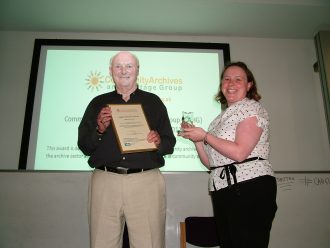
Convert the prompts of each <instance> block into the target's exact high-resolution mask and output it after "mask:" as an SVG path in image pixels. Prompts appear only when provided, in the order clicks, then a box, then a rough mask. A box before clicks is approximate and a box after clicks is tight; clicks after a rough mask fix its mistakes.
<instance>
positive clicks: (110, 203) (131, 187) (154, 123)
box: [78, 52, 176, 248]
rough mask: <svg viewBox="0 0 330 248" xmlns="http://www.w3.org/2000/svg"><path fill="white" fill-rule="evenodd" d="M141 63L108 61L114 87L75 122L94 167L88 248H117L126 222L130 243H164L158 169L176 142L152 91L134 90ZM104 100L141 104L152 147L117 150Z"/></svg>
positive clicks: (123, 57)
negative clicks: (141, 149) (148, 149)
mask: <svg viewBox="0 0 330 248" xmlns="http://www.w3.org/2000/svg"><path fill="white" fill-rule="evenodd" d="M138 73H139V61H138V59H137V57H136V56H135V55H133V54H132V53H130V52H119V53H117V54H116V55H115V56H114V57H113V58H112V59H111V61H110V74H111V76H112V78H113V81H114V82H115V85H116V90H115V91H113V92H110V93H106V94H103V95H99V96H97V97H95V98H94V99H93V100H92V101H91V102H90V103H89V105H88V106H87V109H86V111H85V113H84V116H83V118H82V121H81V123H80V125H79V135H78V146H79V148H80V149H81V151H82V152H83V153H84V154H85V155H88V156H90V158H89V160H88V163H89V165H90V166H91V167H93V168H95V170H94V171H93V176H92V186H91V216H90V217H91V247H92V248H119V247H121V242H122V241H121V240H122V234H123V229H124V224H125V222H126V224H127V227H128V232H129V239H130V243H131V244H132V247H139V248H140V247H141V248H164V247H165V214H166V195H165V181H164V177H163V175H162V174H161V172H160V171H159V168H160V167H162V166H164V163H165V161H164V158H163V156H164V155H166V154H171V153H173V149H174V145H175V142H176V139H175V136H174V134H173V131H172V127H171V125H170V121H169V117H168V114H167V110H166V107H165V105H164V104H163V102H162V101H161V100H160V98H159V97H158V96H156V95H155V94H152V93H149V92H145V91H142V90H139V89H138V85H137V77H138ZM108 104H141V105H142V108H143V111H144V113H145V116H146V119H147V121H148V124H149V127H150V129H151V131H150V132H149V134H148V136H147V137H146V140H147V141H148V142H150V143H154V144H155V145H156V147H157V150H155V151H144V152H134V153H121V151H120V148H119V144H118V142H117V139H116V134H115V130H114V127H113V124H112V122H111V119H112V114H111V108H110V107H108Z"/></svg>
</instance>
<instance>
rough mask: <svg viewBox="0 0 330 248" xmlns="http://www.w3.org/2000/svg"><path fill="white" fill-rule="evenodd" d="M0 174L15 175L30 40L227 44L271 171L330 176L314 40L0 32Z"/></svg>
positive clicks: (26, 84) (29, 59)
mask: <svg viewBox="0 0 330 248" xmlns="http://www.w3.org/2000/svg"><path fill="white" fill-rule="evenodd" d="M0 36H1V39H0V54H1V59H0V87H1V91H0V113H1V114H2V117H1V122H0V137H1V139H0V154H1V162H2V163H1V164H0V169H17V168H18V161H19V152H20V142H21V135H22V128H23V122H24V113H25V104H26V97H27V89H28V84H29V73H30V67H31V60H32V53H33V45H34V39H35V38H51V39H56V38H61V39H62V38H64V39H110V40H111V39H120V40H125V39H127V40H167V41H193V42H219V43H229V44H230V52H231V58H232V60H242V61H245V62H246V63H247V64H248V65H249V66H250V67H251V69H252V71H253V72H254V74H255V77H256V80H257V84H258V87H259V90H260V92H261V94H262V96H263V99H262V103H263V104H264V105H265V107H266V108H267V109H268V111H269V113H270V116H271V147H272V153H271V162H272V164H273V166H274V169H275V170H276V171H283V170H285V171H287V170H295V171H301V170H309V171H310V170H329V169H330V152H329V151H330V149H329V142H328V138H327V131H326V122H325V117H324V109H323V102H322V95H321V88H320V80H319V75H318V74H317V73H314V71H313V64H314V63H315V62H316V52H315V46H314V41H313V40H299V39H291V40H289V39H262V38H241V37H202V36H200V37H198V36H195V37H188V36H186V37H184V36H152V35H135V34H96V33H90V34H88V33H84V34H80V33H33V32H5V31H2V32H0Z"/></svg>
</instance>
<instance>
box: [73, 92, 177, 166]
mask: <svg viewBox="0 0 330 248" xmlns="http://www.w3.org/2000/svg"><path fill="white" fill-rule="evenodd" d="M107 104H141V105H142V108H143V111H144V113H145V115H146V118H147V121H148V124H149V127H150V129H151V130H155V131H157V132H158V133H159V135H160V138H161V143H160V146H159V148H158V150H156V151H146V152H136V153H127V154H122V153H121V152H120V148H119V144H118V142H117V139H116V135H115V132H114V129H113V125H112V124H110V126H109V127H108V128H107V130H106V131H105V132H104V133H103V134H102V135H101V136H100V135H99V134H98V133H97V130H96V127H97V115H98V113H99V112H100V110H101V109H102V108H103V107H105V106H106V105H107ZM175 143H176V139H175V136H174V134H173V130H172V127H171V123H170V120H169V117H168V114H167V110H166V107H165V105H164V103H163V102H162V101H161V99H160V98H159V97H158V96H157V95H155V94H152V93H149V92H146V91H142V90H139V89H136V90H135V91H134V92H133V93H132V94H131V95H130V99H129V100H128V101H127V102H125V101H124V100H123V99H122V95H120V94H118V93H117V92H116V91H112V92H110V93H106V94H103V95H99V96H97V97H95V98H94V99H93V100H92V101H91V102H90V103H89V105H88V106H87V109H86V111H85V113H84V116H83V118H82V120H81V123H80V125H79V129H78V147H79V148H80V150H81V151H82V152H83V153H84V154H85V155H87V156H90V158H89V160H88V163H89V165H90V166H91V167H95V168H99V167H103V166H111V167H125V168H142V169H145V168H159V167H162V166H163V165H164V163H165V161H164V158H163V156H164V155H166V154H171V153H173V150H174V145H175Z"/></svg>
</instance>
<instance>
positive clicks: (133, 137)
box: [108, 104, 157, 153]
mask: <svg viewBox="0 0 330 248" xmlns="http://www.w3.org/2000/svg"><path fill="white" fill-rule="evenodd" d="M108 106H109V107H110V108H111V112H112V124H113V126H114V129H115V133H116V137H117V140H118V143H119V147H120V150H121V152H122V153H132V152H144V151H152V150H156V149H157V147H156V145H155V144H154V143H149V142H148V141H147V135H148V133H149V132H150V128H149V124H148V122H147V119H146V117H145V114H144V112H143V109H142V105H141V104H108Z"/></svg>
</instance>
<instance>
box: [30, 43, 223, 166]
mask: <svg viewBox="0 0 330 248" xmlns="http://www.w3.org/2000/svg"><path fill="white" fill-rule="evenodd" d="M118 50H123V49H118ZM131 51H132V52H133V53H134V54H135V55H136V56H137V57H138V58H139V61H140V74H139V78H138V87H139V88H140V89H142V90H145V91H149V92H152V93H155V94H157V95H158V96H159V97H160V98H161V99H162V101H163V102H164V104H165V105H166V107H167V110H168V114H169V117H170V121H171V125H172V128H173V132H174V133H175V135H176V134H177V131H178V130H179V128H180V123H181V116H182V112H183V111H186V112H193V122H194V123H195V125H197V126H201V127H203V128H205V129H206V128H207V127H208V125H209V123H210V122H211V121H212V120H213V119H214V118H215V117H216V116H217V115H218V114H219V113H220V111H221V107H220V104H219V103H217V102H216V101H215V100H214V96H215V94H216V93H217V91H218V88H219V82H220V70H221V69H222V67H223V63H224V62H223V61H224V59H223V57H222V54H221V53H220V54H219V52H214V51H199V50H196V51H191V50H190V51H189V52H188V51H178V50H175V51H167V50H166V51H150V50H148V49H145V50H143V49H139V50H137V51H133V50H131ZM115 53H117V51H114V49H113V50H111V51H110V50H104V49H95V48H94V49H89V50H86V49H72V48H71V49H68V48H66V49H61V48H47V49H43V50H42V51H41V59H40V60H41V61H44V63H40V65H39V71H38V79H37V85H36V96H35V101H34V110H33V120H32V125H31V135H30V142H29V144H30V146H29V152H28V158H27V169H33V170H91V169H92V168H90V167H89V165H88V163H87V159H88V157H86V156H84V155H83V154H82V152H81V151H80V150H79V149H78V147H77V136H78V125H79V123H80V120H81V118H82V116H83V113H84V111H85V109H86V106H87V105H88V103H89V102H90V100H91V99H92V98H94V97H95V96H97V95H99V94H103V93H106V92H109V91H113V90H114V89H115V88H114V83H113V81H112V78H111V77H110V75H109V61H110V58H111V57H112V56H113V55H114V54H115ZM33 144H35V145H33ZM165 161H166V162H165V166H164V167H163V168H161V170H162V171H202V170H205V168H204V166H203V165H202V164H201V162H200V160H199V158H198V156H197V152H196V149H195V146H194V145H193V144H192V142H190V141H187V140H185V139H183V138H181V137H179V136H177V143H176V146H175V148H174V153H173V154H171V155H167V156H165Z"/></svg>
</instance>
